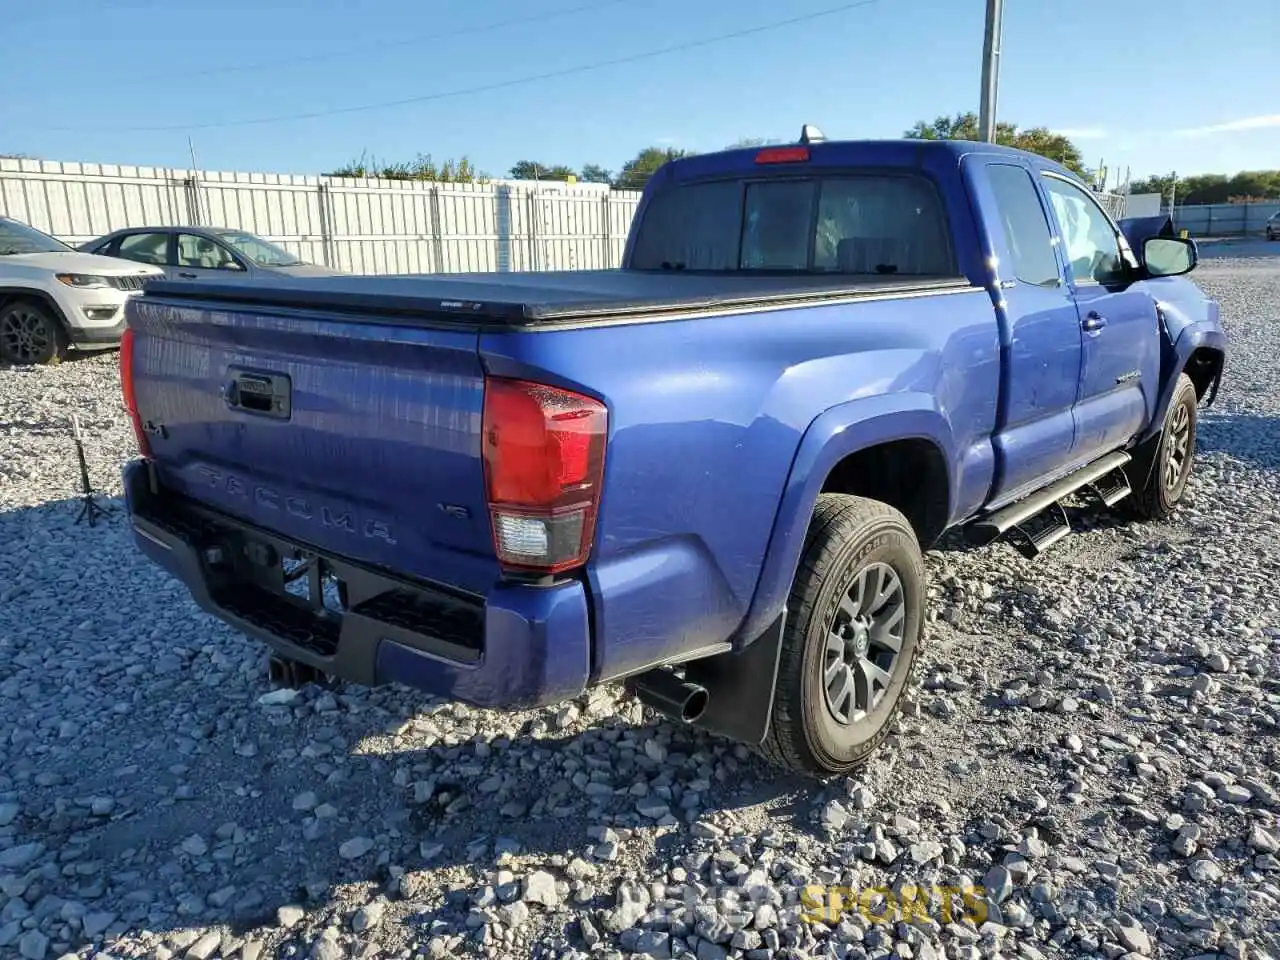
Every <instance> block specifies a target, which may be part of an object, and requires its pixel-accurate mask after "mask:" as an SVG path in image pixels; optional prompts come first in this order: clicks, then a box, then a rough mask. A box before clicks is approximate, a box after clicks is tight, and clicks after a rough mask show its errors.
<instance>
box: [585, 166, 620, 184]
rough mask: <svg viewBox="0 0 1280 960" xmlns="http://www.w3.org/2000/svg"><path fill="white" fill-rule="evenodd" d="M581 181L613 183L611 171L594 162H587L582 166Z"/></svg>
mask: <svg viewBox="0 0 1280 960" xmlns="http://www.w3.org/2000/svg"><path fill="white" fill-rule="evenodd" d="M582 182H583V183H613V171H612V170H606V169H605V168H604V167H602V166H600V165H599V164H596V163H588V164H586V165H585V166H583V168H582Z"/></svg>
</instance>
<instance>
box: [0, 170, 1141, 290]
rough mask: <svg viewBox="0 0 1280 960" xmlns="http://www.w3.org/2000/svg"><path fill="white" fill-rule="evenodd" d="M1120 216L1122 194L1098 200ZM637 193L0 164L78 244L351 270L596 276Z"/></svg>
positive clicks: (1, 198)
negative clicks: (196, 249) (207, 245)
mask: <svg viewBox="0 0 1280 960" xmlns="http://www.w3.org/2000/svg"><path fill="white" fill-rule="evenodd" d="M1099 200H1101V201H1102V202H1103V203H1104V204H1105V205H1106V206H1107V208H1108V209H1109V210H1110V211H1111V212H1112V214H1113V215H1114V216H1116V217H1122V216H1124V205H1125V198H1124V197H1123V196H1119V195H1116V194H1100V195H1099ZM639 202H640V194H639V193H637V192H622V191H616V190H609V189H608V188H607V187H605V186H603V185H593V184H574V185H569V184H563V183H539V184H534V183H530V182H528V181H493V182H490V183H486V184H457V183H430V182H423V181H413V180H409V181H405V180H353V179H348V178H344V177H317V176H303V175H296V174H276V173H219V172H217V171H205V170H184V169H179V168H172V167H130V166H120V165H116V164H98V163H64V162H59V161H53V160H13V159H0V214H3V215H6V216H10V217H13V218H15V219H17V220H21V221H23V222H25V223H29V224H31V225H32V226H33V227H35V228H36V229H38V230H43V231H45V232H46V233H50V234H52V235H53V236H55V237H57V238H58V239H60V240H63V241H65V242H67V243H70V244H73V245H74V244H79V243H83V242H85V241H86V240H92V239H93V238H94V237H99V236H101V235H102V234H104V233H109V232H111V231H112V230H118V229H120V228H122V227H146V226H197V225H202V226H215V227H232V228H235V229H240V230H247V231H248V232H250V233H254V234H257V235H258V236H260V237H265V238H266V239H268V240H271V241H273V242H275V243H278V244H279V245H280V246H282V247H284V248H285V249H287V250H289V251H290V252H292V253H294V254H296V255H297V256H299V257H301V258H302V259H304V260H307V261H310V262H312V263H322V264H326V265H328V266H333V267H337V268H338V269H341V270H350V271H352V272H354V273H375V274H386V273H460V272H469V271H502V272H506V271H524V270H594V269H603V268H608V267H616V266H618V265H619V264H620V263H621V261H622V249H623V247H624V246H625V244H626V239H627V231H628V230H629V229H630V227H631V220H632V217H634V216H635V212H636V207H637V206H638V205H639Z"/></svg>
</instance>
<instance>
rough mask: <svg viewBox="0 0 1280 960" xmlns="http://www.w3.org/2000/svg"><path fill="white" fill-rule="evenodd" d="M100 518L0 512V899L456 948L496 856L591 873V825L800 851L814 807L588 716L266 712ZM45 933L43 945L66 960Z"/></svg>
mask: <svg viewBox="0 0 1280 960" xmlns="http://www.w3.org/2000/svg"><path fill="white" fill-rule="evenodd" d="M99 502H100V503H101V504H102V505H103V506H106V507H109V508H111V509H113V511H114V512H113V514H112V515H110V516H109V517H107V518H106V519H105V520H102V521H100V522H99V523H98V524H97V526H95V527H93V528H90V527H88V526H87V525H85V524H81V525H76V523H75V519H76V516H77V513H78V511H79V509H80V502H79V501H78V500H73V499H67V500H61V501H55V502H51V503H48V504H44V505H42V506H39V507H32V508H22V509H16V510H12V511H9V512H6V513H0V698H2V699H3V702H4V703H5V710H4V711H3V712H2V713H0V807H4V806H5V805H6V804H16V811H14V813H13V816H12V817H11V818H10V819H8V820H6V826H4V827H3V828H0V857H3V859H4V862H3V864H2V865H0V877H5V878H7V879H5V883H6V888H5V889H6V892H9V893H11V895H17V896H22V894H20V893H19V894H13V893H12V892H13V891H14V890H16V889H17V888H18V887H22V889H23V890H25V891H27V894H28V897H27V898H28V899H31V897H30V895H31V894H32V893H38V894H40V895H46V894H47V895H52V896H53V897H55V898H60V900H59V901H58V902H62V901H67V902H72V903H76V904H80V905H82V906H83V907H84V908H85V910H87V911H88V912H89V913H92V914H94V915H95V918H96V919H95V924H101V926H102V927H103V928H105V933H106V936H107V940H108V942H110V939H111V938H112V937H113V936H117V935H120V934H123V933H126V932H129V933H131V934H136V933H137V932H138V931H140V930H143V929H146V930H149V931H152V932H153V933H156V934H161V935H168V934H171V933H174V934H176V933H178V932H180V931H184V930H189V929H192V928H196V927H203V928H207V927H210V926H218V925H225V926H227V927H229V928H231V929H232V930H234V931H236V932H237V934H238V935H241V936H243V935H244V934H246V933H248V932H249V931H250V930H253V929H255V928H258V932H257V933H255V934H254V935H255V936H263V935H266V934H269V933H270V931H271V930H272V929H275V928H276V927H277V919H276V911H277V908H279V907H281V906H285V905H289V904H298V905H302V906H304V907H305V908H306V909H307V910H308V911H309V912H310V911H314V912H317V913H318V914H319V915H320V916H322V917H327V918H328V919H329V920H330V921H332V922H338V923H342V924H345V923H346V922H348V920H349V917H348V916H347V913H348V911H349V910H350V908H351V904H350V900H351V894H350V892H348V893H347V894H346V898H345V900H344V898H343V896H342V895H341V894H340V893H339V892H338V889H337V888H338V887H339V886H340V885H343V884H357V885H359V884H366V883H372V884H374V885H376V886H380V887H382V888H383V889H384V890H385V891H387V892H389V893H392V894H394V895H395V896H396V897H399V898H403V899H407V900H409V901H411V902H412V903H413V907H414V910H415V911H416V913H417V914H418V916H419V917H421V918H423V919H424V921H426V922H429V921H430V920H431V919H439V918H448V919H449V920H450V923H451V926H452V925H453V923H454V921H457V922H459V923H461V922H463V921H464V920H465V916H466V913H467V911H468V909H469V907H470V905H471V901H470V898H471V897H473V896H475V895H477V894H479V893H480V891H481V890H482V889H483V886H484V884H485V883H492V882H493V871H494V869H495V864H496V858H497V857H498V855H499V854H500V853H501V852H502V850H504V849H505V850H511V851H513V853H514V854H515V855H516V857H517V861H516V863H515V864H514V865H513V867H512V869H513V872H515V874H516V875H517V876H521V875H523V874H526V873H528V872H529V871H530V870H532V869H535V868H537V867H545V866H547V864H548V863H555V862H559V863H560V865H561V866H563V865H564V864H565V863H567V862H568V861H570V860H572V859H573V858H575V857H582V858H584V859H585V860H588V861H590V860H592V859H593V857H599V858H601V859H603V860H607V859H608V858H609V856H610V855H611V854H610V849H609V842H610V841H609V836H608V835H607V834H604V833H603V829H604V828H605V827H608V828H612V829H614V830H624V829H626V828H629V827H641V826H652V825H653V824H654V823H655V822H660V821H662V819H663V813H664V810H663V807H666V808H669V810H670V814H671V816H672V817H674V819H675V820H676V821H678V822H679V823H680V824H682V827H681V829H680V832H679V835H678V836H677V837H676V838H674V839H664V840H662V841H661V842H660V847H661V849H659V848H658V847H655V851H654V852H655V854H656V855H659V856H661V855H663V853H664V852H671V853H672V854H673V855H674V853H675V851H676V850H677V849H683V848H684V847H685V846H687V845H688V844H689V843H690V842H691V834H690V832H689V830H690V824H691V822H692V821H693V820H694V819H700V820H704V821H711V822H714V821H716V820H717V819H720V818H721V817H722V816H723V815H725V814H729V815H732V816H735V817H736V816H738V814H737V813H736V812H737V811H742V810H745V809H747V808H759V807H760V806H761V805H765V806H768V807H770V808H771V809H770V810H769V813H768V814H763V813H760V812H759V811H758V810H756V812H754V813H753V814H751V816H755V817H757V818H759V819H760V821H761V822H762V828H764V827H767V824H768V822H769V820H770V818H771V817H774V816H776V817H778V818H779V819H780V820H785V821H789V822H791V823H792V824H793V825H794V826H795V827H797V828H798V829H801V830H810V831H816V830H817V829H818V828H817V827H816V826H815V825H813V824H811V823H809V822H808V817H807V816H806V814H805V812H804V811H805V810H807V809H811V806H810V805H809V804H806V803H805V802H803V798H804V797H806V796H807V797H809V799H810V801H811V800H812V796H813V794H814V793H815V791H814V790H813V787H812V785H811V784H806V783H802V782H800V781H799V780H796V779H794V778H788V777H785V776H781V775H779V774H778V773H776V772H775V771H773V770H772V769H771V768H769V767H767V766H766V765H765V764H764V763H763V762H761V761H757V760H756V759H755V758H753V757H751V756H750V755H740V754H739V753H738V752H737V751H735V750H734V749H733V748H732V747H731V746H728V745H726V744H725V743H724V742H722V741H719V740H716V739H714V738H712V737H710V736H707V735H705V734H702V733H700V732H698V731H694V730H690V729H688V728H684V727H678V726H676V725H672V724H667V723H665V722H660V723H634V722H631V720H629V719H625V718H624V717H623V716H619V715H618V713H617V712H616V711H615V710H614V707H613V704H612V702H611V701H610V700H608V699H606V700H605V702H604V703H603V704H602V703H601V702H600V699H601V698H600V696H599V694H597V695H596V696H595V697H591V696H584V697H582V698H580V699H579V700H578V701H575V702H574V704H573V707H574V710H575V711H576V715H569V714H565V713H563V712H561V709H559V708H552V709H548V710H544V711H537V712H526V713H521V714H510V715H508V714H497V713H491V712H484V711H477V710H473V709H469V708H466V707H462V706H460V705H456V704H448V703H440V702H438V701H431V700H429V699H428V698H426V697H425V696H419V695H416V694H414V693H413V692H410V691H405V690H403V689H400V688H386V687H384V688H378V689H376V690H368V689H366V688H359V687H347V686H342V685H337V686H335V687H332V688H323V687H318V686H314V685H312V686H308V687H306V688H303V689H302V690H299V691H297V695H296V697H294V698H293V699H292V700H291V701H290V702H287V703H279V704H273V703H270V702H268V703H265V704H264V703H262V702H261V700H260V698H261V697H262V696H263V695H264V694H266V693H268V692H270V691H271V689H272V688H271V687H270V686H269V685H268V684H267V682H266V671H265V661H266V657H265V648H263V647H262V646H261V645H259V644H257V643H256V642H254V641H251V640H249V639H247V638H244V637H241V636H240V635H239V634H237V633H235V632H234V631H232V630H230V629H229V628H227V627H226V626H225V625H223V624H221V623H219V622H218V621H216V620H214V619H213V618H211V617H208V616H206V615H205V614H203V613H200V612H199V611H198V610H197V609H196V608H195V607H194V604H192V603H191V602H190V600H189V599H188V595H187V592H186V590H185V588H183V587H182V586H181V585H180V584H178V583H176V582H175V581H173V580H172V579H171V578H169V577H168V576H167V575H165V574H164V573H163V572H161V571H160V570H158V569H157V568H155V567H154V566H152V565H151V564H149V563H148V562H146V561H145V560H144V559H143V558H142V557H141V556H140V555H139V554H138V553H137V551H136V550H135V549H134V548H133V545H132V542H131V539H130V537H129V533H128V528H127V515H126V514H125V512H124V509H123V505H122V503H121V502H120V501H119V500H117V499H111V498H106V497H102V498H99ZM286 699H287V697H286ZM623 703H624V705H625V708H626V710H627V711H631V710H632V709H633V706H632V705H631V704H630V703H629V702H626V701H624V702H623ZM588 782H590V783H592V784H594V786H590V787H588ZM788 795H796V796H798V797H800V798H802V799H801V800H797V801H795V806H794V808H793V809H788V800H787V798H788ZM6 816H8V814H7V813H6ZM591 828H595V829H594V830H593V829H591ZM635 842H636V841H635V840H634V839H633V841H631V844H634V843H635ZM639 843H640V844H641V846H642V847H643V848H644V849H648V847H646V846H645V844H646V841H645V840H644V839H643V837H642V838H641V839H640V840H639ZM29 844H34V845H36V846H31V847H28V848H27V851H26V852H24V853H22V854H18V853H12V852H11V851H12V850H13V849H14V848H22V847H26V845H29ZM631 844H628V845H627V846H631ZM648 846H654V845H653V844H649V845H648ZM28 854H29V859H28ZM526 856H527V857H529V860H528V861H524V860H523V858H524V857H526ZM556 857H560V858H563V859H562V860H560V861H556V860H555V858H556ZM634 866H636V867H637V868H639V869H641V870H643V867H641V866H640V865H639V864H635V865H634ZM470 867H474V868H475V869H474V870H459V869H457V868H470ZM615 869H616V868H615ZM560 875H563V874H562V873H561V874H560ZM446 879H447V881H448V882H447V883H446ZM446 887H450V888H452V889H453V890H454V892H453V893H452V894H448V893H447V892H446ZM606 892H608V891H604V890H602V891H601V893H602V894H603V893H606ZM367 897H368V893H367V892H366V893H365V894H364V895H363V897H362V900H361V902H363V900H364V899H367ZM33 902H34V901H33ZM50 902H52V901H50ZM78 909H79V908H78V907H76V908H68V911H64V913H66V914H67V915H74V914H76V913H77V911H78ZM335 913H336V914H338V916H337V917H335V916H334V914H335ZM54 925H55V926H57V924H56V923H55V924H54ZM66 929H67V934H66V936H65V937H60V936H59V935H58V934H57V933H55V934H54V935H53V937H52V941H53V943H54V944H55V945H57V944H59V943H65V944H67V945H68V946H69V947H70V948H74V947H76V946H78V945H80V944H82V943H84V942H85V940H84V938H83V937H82V936H81V935H80V934H79V928H78V927H75V926H72V927H67V928H66ZM455 929H456V927H455ZM3 932H4V931H3V929H0V935H2V934H3ZM0 953H3V949H0Z"/></svg>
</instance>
